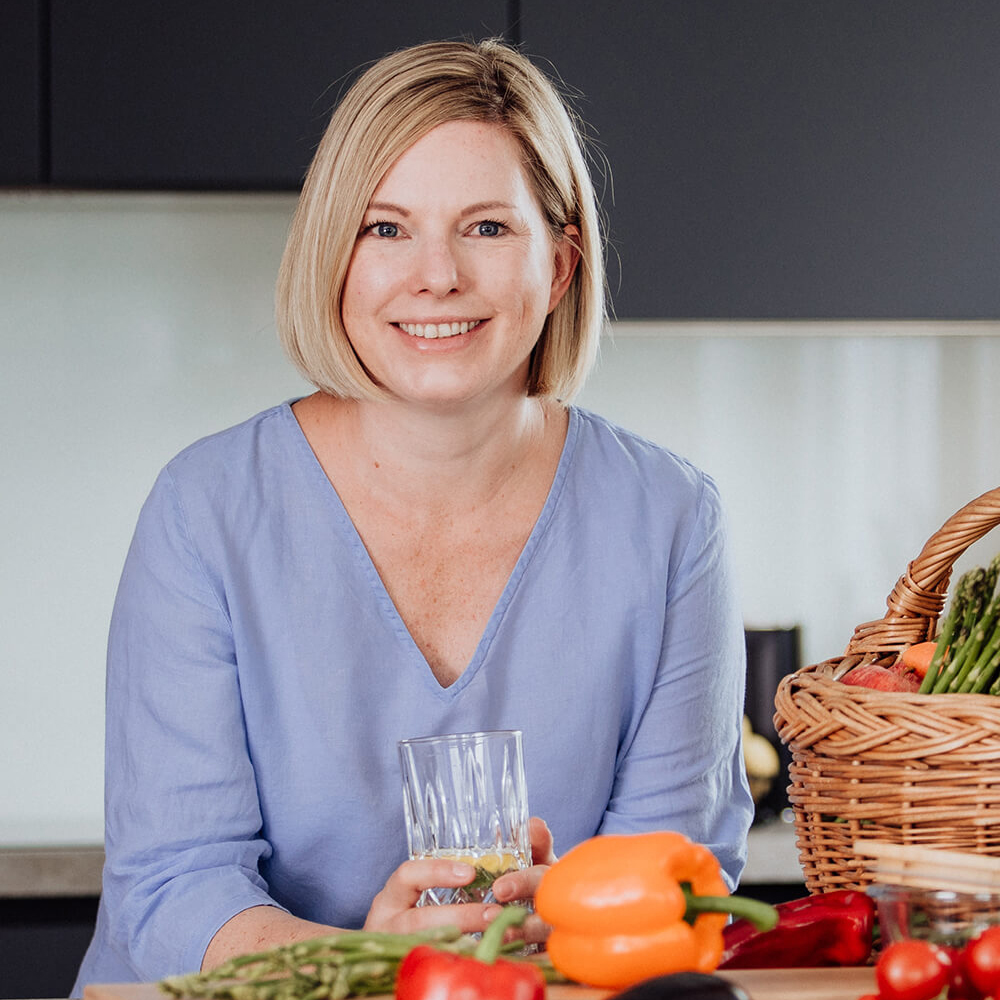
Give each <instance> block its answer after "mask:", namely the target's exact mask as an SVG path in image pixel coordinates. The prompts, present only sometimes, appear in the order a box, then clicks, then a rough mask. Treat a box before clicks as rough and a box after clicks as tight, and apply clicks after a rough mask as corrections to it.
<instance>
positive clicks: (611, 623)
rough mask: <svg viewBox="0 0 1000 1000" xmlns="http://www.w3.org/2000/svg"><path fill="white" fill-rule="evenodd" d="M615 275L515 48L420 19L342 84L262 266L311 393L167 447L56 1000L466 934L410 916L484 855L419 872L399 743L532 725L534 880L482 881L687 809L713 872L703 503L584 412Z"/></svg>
mask: <svg viewBox="0 0 1000 1000" xmlns="http://www.w3.org/2000/svg"><path fill="white" fill-rule="evenodd" d="M651 210H653V209H652V208H651ZM603 287H604V277H603V251H602V246H601V240H600V232H599V225H598V217H597V210H596V206H595V199H594V194H593V190H592V186H591V181H590V178H589V176H588V172H587V167H586V163H585V160H584V157H583V154H582V152H581V146H580V141H579V138H578V134H577V130H576V129H575V127H574V123H573V120H572V118H571V116H570V114H569V112H568V111H567V108H566V106H565V105H564V103H563V102H562V101H561V99H560V98H559V96H558V93H557V91H556V89H555V88H554V87H553V85H552V84H551V83H550V82H549V80H548V79H547V78H546V77H545V76H544V75H543V74H542V73H541V72H539V71H538V70H537V69H536V68H535V67H534V66H533V65H532V64H531V63H530V62H529V61H528V60H527V59H525V58H524V57H523V56H521V55H520V54H518V53H517V52H515V51H514V50H512V49H510V48H508V47H506V46H504V45H503V44H500V43H498V42H494V41H488V42H484V43H481V44H464V43H432V44H428V45H424V46H418V47H416V48H414V49H410V50H407V51H405V52H401V53H397V54H395V55H392V56H389V57H387V58H385V59H384V60H382V61H381V62H379V63H377V64H375V65H374V66H373V67H372V68H371V69H369V70H368V71H367V72H366V73H365V74H364V75H363V76H362V77H361V78H360V79H359V81H358V82H357V83H356V84H355V86H354V87H353V89H352V90H351V91H350V92H349V93H348V94H347V96H346V97H345V99H344V101H343V102H342V103H341V105H340V106H339V108H338V109H337V111H336V112H335V114H334V115H333V118H332V120H331V123H330V125H329V128H328V130H327V132H326V135H325V137H324V139H323V142H322V144H321V146H320V148H319V150H318V152H317V155H316V158H315V161H314V163H313V165H312V167H311V169H310V172H309V175H308V177H307V179H306V183H305V186H304V189H303V193H302V196H301V201H300V205H299V208H298V212H297V214H296V217H295V220H294V224H293V226H292V231H291V234H290V238H289V241H288V246H287V250H286V253H285V257H284V260H283V262H282V267H281V274H280V278H279V282H278V294H277V303H278V306H277V315H278V325H279V330H280V333H281V337H282V340H283V343H284V345H285V348H286V350H287V352H288V354H289V356H290V357H291V359H292V360H293V362H294V363H295V364H296V365H297V366H298V368H299V369H300V370H301V372H302V373H303V374H304V375H305V376H306V377H307V378H308V379H309V380H310V381H311V382H312V383H313V384H314V385H315V387H316V392H315V393H313V394H312V395H309V396H306V397H304V398H302V399H298V400H294V401H291V402H290V403H286V404H282V405H280V406H277V407H274V408H273V409H270V410H267V411H265V412H263V413H261V414H258V415H257V416H255V417H253V418H252V419H250V420H248V421H247V422H245V423H243V424H241V425H239V426H237V427H234V428H231V429H229V430H226V431H223V432H221V433H219V434H216V435H214V436H212V437H209V438H206V439H204V440H202V441H199V442H197V443H196V444H194V445H192V446H191V447H190V448H188V449H187V450H185V451H184V452H182V453H181V454H180V455H179V456H177V457H176V458H175V459H174V460H173V461H171V462H170V463H169V464H168V465H167V466H166V468H165V469H164V471H163V472H162V474H161V476H160V477H159V479H158V481H157V483H156V485H155V486H154V488H153V491H152V493H151V495H150V497H149V499H148V501H147V503H146V505H145V506H144V508H143V511H142V514H141V517H140V520H139V524H138V527H137V529H136V535H135V540H134V543H133V546H132V548H131V550H130V553H129V556H128V559H127V562H126V566H125V569H124V573H123V576H122V581H121V587H120V590H119V596H118V599H117V602H116V607H115V612H114V617H113V622H112V627H111V636H110V645H109V660H108V735H107V754H108V771H107V797H108V801H107V843H106V849H107V865H106V871H105V881H104V891H103V896H102V902H101V908H100V915H99V919H98V926H97V931H96V934H95V937H94V941H93V943H92V945H91V948H90V950H89V952H88V955H87V957H86V959H85V961H84V965H83V968H82V969H81V973H80V977H79V981H78V983H77V987H76V990H77V991H79V990H80V989H81V988H82V986H83V984H85V983H86V982H92V981H116V982H120V981H127V980H149V979H157V978H159V977H161V976H164V975H167V974H171V973H179V972H185V971H190V970H192V969H197V968H198V967H210V966H212V965H215V964H217V963H218V962H220V961H221V960H223V959H225V958H226V957H228V956H231V955H233V954H237V953H239V952H243V951H248V950H253V949H258V948H261V947H266V946H270V945H274V944H277V943H279V942H285V941H290V940H296V939H302V938H308V937H314V936H316V935H317V934H320V933H324V932H328V931H329V929H330V928H331V927H360V926H367V927H369V928H372V929H383V930H394V931H408V930H414V929H417V928H421V927H426V926H428V925H430V924H434V923H439V924H440V923H450V924H457V925H458V926H459V927H461V928H462V929H463V930H465V931H478V930H481V929H482V928H483V927H484V926H485V925H486V924H487V923H488V922H489V920H490V919H492V917H493V916H494V915H495V913H496V912H497V909H498V908H497V906H496V905H495V904H494V905H485V904H473V903H469V904H464V905H460V906H451V907H419V908H418V907H417V906H416V905H415V904H416V901H417V898H418V897H419V895H420V892H421V891H422V889H424V888H427V887H432V886H442V885H450V886H458V885H463V884H465V883H467V882H469V881H470V880H471V879H472V877H473V874H474V870H473V869H472V868H471V867H469V866H467V865H461V864H457V865H456V864H455V863H452V862H448V861H440V860H438V861H431V860H424V861H406V837H405V832H404V827H403V816H402V809H401V801H400V775H399V770H398V764H397V760H396V747H395V744H396V741H397V740H398V739H400V738H403V737H408V736H415V735H426V734H430V733H440V732H461V731H472V730H484V729H508V728H517V729H521V730H522V731H523V733H524V748H525V758H526V771H527V779H528V791H529V800H530V803H531V806H532V810H533V812H535V813H536V814H537V816H538V817H540V818H539V819H534V820H533V821H532V847H533V854H534V858H533V860H534V861H535V866H534V867H532V868H529V869H526V870H524V871H520V872H515V873H510V874H507V875H505V876H503V877H502V878H500V879H498V880H497V882H496V883H495V886H494V889H495V893H496V896H497V898H498V899H499V900H500V901H501V902H504V901H506V900H510V899H520V898H525V897H531V896H532V895H533V893H534V890H535V887H536V885H537V883H538V880H539V878H540V877H541V874H542V873H543V872H544V866H545V865H546V864H548V863H551V862H552V861H553V859H554V853H553V852H554V849H555V848H558V849H559V850H565V849H567V848H569V847H570V846H572V845H573V844H574V843H577V842H579V841H580V840H583V839H585V838H586V837H589V836H592V835H595V834H598V833H606V832H629V831H641V830H648V829H662V828H670V829H676V830H680V831H682V832H683V833H685V834H687V835H688V836H690V837H692V838H693V839H696V840H698V841H700V842H702V843H705V844H707V845H709V846H710V847H711V848H712V849H713V850H714V851H715V852H716V854H717V856H718V857H719V859H720V861H721V862H722V865H723V868H724V870H725V872H726V875H727V877H728V879H729V881H730V882H731V883H735V881H736V880H737V878H738V876H739V873H740V871H741V868H742V865H743V861H744V855H745V841H746V832H747V828H748V826H749V822H750V818H751V813H752V805H751V800H750V796H749V793H748V791H747V789H746V784H745V778H744V774H743V768H742V763H741V752H740V736H741V715H742V702H743V679H744V661H743V641H744V640H743V630H742V622H741V617H740V614H739V610H738V607H737V603H736V600H735V597H734V593H733V586H732V580H731V572H730V568H729V563H728V556H727V547H726V538H725V527H724V521H723V517H722V514H721V511H720V505H719V500H718V495H717V491H716V489H715V486H714V484H713V483H712V481H711V480H710V479H709V478H708V477H706V476H705V475H704V474H703V473H701V472H700V471H699V470H697V469H696V468H694V467H693V466H691V465H690V464H689V463H688V462H686V461H684V460H683V459H681V458H679V457H677V456H676V455H674V454H672V453H670V452H668V451H666V450H664V449H662V448H660V447H657V446H655V445H653V444H651V443H650V442H648V441H645V440H643V439H641V438H638V437H636V436H635V435H632V434H630V433H628V432H626V431H624V430H622V429H621V428H618V427H616V426H614V425H612V424H610V423H608V422H607V421H605V420H602V419H601V418H599V417H597V416H595V415H593V414H591V413H588V412H586V411H584V410H582V409H579V408H577V407H575V406H573V405H572V399H573V396H574V394H575V393H576V392H577V391H578V390H579V388H580V387H581V385H582V384H583V382H584V379H585V377H586V375H587V373H588V371H589V369H590V367H591V365H592V363H593V361H594V358H595V355H596V351H597V343H598V338H599V335H600V332H601V329H602V325H603V322H604V316H605V313H604V304H603ZM543 820H544V822H543ZM544 934H545V929H544V927H542V926H541V925H540V924H539V923H538V922H535V923H532V924H531V925H530V926H529V927H528V929H527V935H528V936H529V937H530V938H531V939H533V940H541V939H543V938H544Z"/></svg>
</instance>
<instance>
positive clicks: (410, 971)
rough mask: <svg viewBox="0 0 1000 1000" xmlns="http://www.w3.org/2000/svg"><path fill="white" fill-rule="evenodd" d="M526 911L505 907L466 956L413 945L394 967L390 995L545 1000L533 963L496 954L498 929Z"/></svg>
mask: <svg viewBox="0 0 1000 1000" xmlns="http://www.w3.org/2000/svg"><path fill="white" fill-rule="evenodd" d="M527 912H528V911H527V910H524V909H521V908H520V907H515V906H508V907H505V908H504V911H503V912H502V913H501V914H500V916H499V917H497V918H496V920H494V921H493V923H492V924H490V926H489V927H487V928H486V930H485V931H484V932H483V937H482V940H481V941H480V942H479V945H478V946H477V947H476V950H475V952H474V953H473V954H471V955H456V954H453V953H449V952H446V951H442V950H441V949H440V948H435V947H434V945H432V944H424V945H420V946H419V947H417V948H414V949H413V950H412V951H411V952H410V953H409V954H408V955H407V956H406V958H404V959H403V961H402V964H401V965H400V966H399V972H398V974H397V976H396V1000H443V998H445V997H454V998H456V1000H458V998H461V1000H545V976H544V975H543V974H542V970H541V969H540V968H539V967H538V966H537V965H532V964H530V963H529V962H511V961H506V960H504V959H502V958H498V957H497V955H498V954H499V951H500V945H501V942H502V941H503V935H504V931H506V929H507V928H508V927H511V926H514V925H515V924H519V923H523V922H524V918H525V917H526V916H527Z"/></svg>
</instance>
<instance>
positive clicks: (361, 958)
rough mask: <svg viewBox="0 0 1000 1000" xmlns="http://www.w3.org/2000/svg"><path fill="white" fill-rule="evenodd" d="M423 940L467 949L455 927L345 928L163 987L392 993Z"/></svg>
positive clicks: (272, 995) (216, 991) (208, 998)
mask: <svg viewBox="0 0 1000 1000" xmlns="http://www.w3.org/2000/svg"><path fill="white" fill-rule="evenodd" d="M419 944H434V945H437V946H440V947H449V946H450V947H452V948H454V949H455V950H460V949H462V948H463V947H466V946H465V945H464V944H463V939H462V936H461V935H460V934H459V932H458V930H457V929H456V928H454V927H444V928H440V929H435V930H433V931H430V932H426V933H422V934H387V933H381V932H366V931H344V932H342V933H340V934H332V935H329V936H326V937H319V938H315V939H314V940H312V941H301V942H299V943H297V944H289V945H282V946H280V947H277V948H272V949H270V950H268V951H261V952H255V953H253V954H248V955H239V956H238V957H236V958H233V959H230V961H228V962H226V963H224V964H223V965H220V966H219V967H218V968H215V969H210V970H208V971H207V972H195V973H191V974H190V975H185V976H170V977H169V978H167V979H164V980H163V981H162V982H160V984H159V987H160V989H161V990H162V991H163V992H164V993H166V994H168V995H170V996H172V997H185V998H187V997H190V998H195V1000H321V998H324V1000H325V998H330V1000H340V998H343V997H353V996H365V995H367V994H372V993H391V992H392V990H393V988H394V986H395V982H396V971H397V969H398V968H399V963H400V962H401V961H402V960H403V957H404V956H405V955H406V954H407V952H409V951H410V949H412V948H415V947H416V946H417V945H419ZM468 950H470V951H471V947H469V948H468Z"/></svg>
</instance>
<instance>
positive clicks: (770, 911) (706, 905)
mask: <svg viewBox="0 0 1000 1000" xmlns="http://www.w3.org/2000/svg"><path fill="white" fill-rule="evenodd" d="M682 888H683V890H684V899H685V900H686V902H687V910H686V911H685V913H684V919H685V920H687V921H688V922H691V923H693V922H694V919H695V917H697V916H698V914H699V913H730V914H732V915H733V916H734V917H743V918H744V919H745V920H749V921H750V923H751V924H753V925H754V927H756V928H757V930H759V931H769V930H771V929H772V928H773V927H775V926H777V923H778V911H777V910H776V909H775V908H774V907H773V906H771V904H770V903H762V902H761V901H760V900H758V899H750V898H749V897H748V896H697V895H695V894H694V893H693V892H691V890H690V888H689V887H688V886H687V885H684V886H682Z"/></svg>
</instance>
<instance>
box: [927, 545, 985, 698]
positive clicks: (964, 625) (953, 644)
mask: <svg viewBox="0 0 1000 1000" xmlns="http://www.w3.org/2000/svg"><path fill="white" fill-rule="evenodd" d="M998 577H1000V555H997V556H995V557H994V558H993V561H992V562H991V563H990V564H989V566H988V567H986V568H985V569H984V568H983V567H977V568H975V569H971V570H969V571H968V572H967V573H965V574H964V575H963V576H962V577H961V578H960V579H959V581H958V584H957V585H956V587H955V592H954V595H953V596H952V602H951V607H950V608H949V610H948V615H947V616H946V617H945V619H944V622H943V623H942V625H941V631H940V633H939V634H938V637H937V645H936V647H935V649H934V656H933V658H932V659H931V663H930V666H929V667H928V669H927V673H926V675H925V676H924V679H923V682H922V683H921V685H920V693H921V694H1000V591H998V590H997V579H998Z"/></svg>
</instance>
